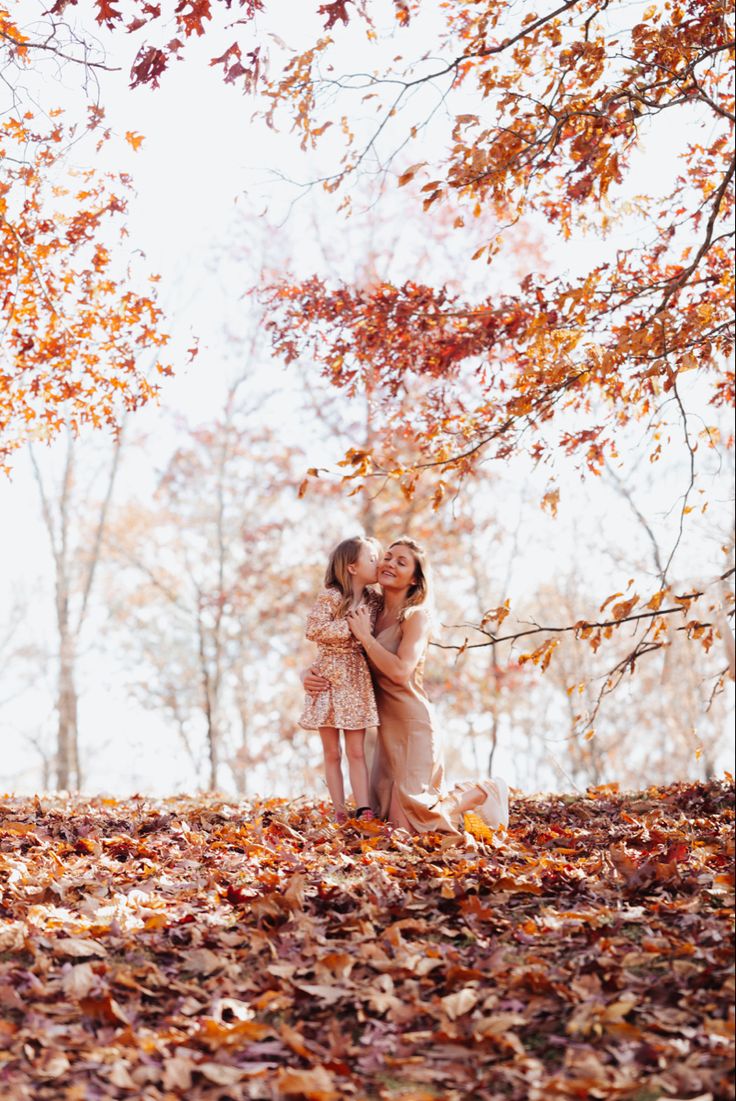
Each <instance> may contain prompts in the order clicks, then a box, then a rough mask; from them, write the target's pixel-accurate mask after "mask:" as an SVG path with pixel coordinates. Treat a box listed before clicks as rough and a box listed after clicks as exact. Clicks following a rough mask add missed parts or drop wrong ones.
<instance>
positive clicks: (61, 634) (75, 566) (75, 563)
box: [29, 428, 123, 791]
mask: <svg viewBox="0 0 736 1101" xmlns="http://www.w3.org/2000/svg"><path fill="white" fill-rule="evenodd" d="M122 442H123V430H122V428H121V430H120V432H119V434H118V437H117V439H116V441H115V447H114V451H113V456H112V463H111V466H110V471H109V474H108V477H107V483H106V486H105V493H104V496H103V499H102V501H101V503H100V506H99V511H98V513H97V519H96V524H95V529H94V535H93V538H92V542H91V546H90V547H85V555H84V559H83V560H82V556H81V554H80V549H79V548H76V549H75V548H73V547H72V541H73V538H74V534H73V533H74V522H75V519H76V513H77V511H78V503H77V502H75V499H74V494H75V483H76V469H75V467H76V451H75V448H76V444H75V440H74V436H73V435H72V433H71V432H69V433H68V436H67V451H66V459H65V462H64V471H63V474H62V479H61V485H60V487H59V489H58V493H57V495H56V497H55V498H54V499H52V498H51V497H50V495H49V492H48V491H47V489H46V486H45V485H44V480H43V477H42V474H41V470H40V468H39V466H38V463H37V462H36V456H35V454H34V452H33V449H32V448H30V449H29V452H30V458H31V465H32V467H33V474H34V477H35V480H36V485H37V487H38V493H39V497H40V500H41V512H42V515H43V521H44V525H45V527H46V533H47V535H48V539H49V544H50V546H51V554H52V557H53V561H54V575H55V590H56V592H55V605H56V629H57V640H58V661H59V668H58V680H57V700H56V711H57V718H58V725H57V744H56V760H55V768H54V772H55V778H56V784H57V786H58V787H59V788H61V789H63V790H65V791H69V790H74V789H76V790H78V789H79V788H80V787H81V786H82V770H81V764H80V754H79V722H78V696H77V687H76V676H75V673H76V660H77V648H78V644H79V638H80V635H81V632H82V627H83V625H84V621H85V618H86V614H87V610H88V603H89V598H90V594H91V592H92V586H93V582H94V577H95V572H96V569H97V564H98V562H99V559H100V555H101V552H102V546H103V541H104V535H105V529H106V526H107V518H108V515H109V511H110V504H111V501H112V494H113V489H114V486H115V479H116V476H117V472H118V467H119V462H120V454H121V450H122ZM80 560H81V565H80ZM75 593H78V594H79V599H78V602H77V608H76V612H75V613H73V612H72V600H73V596H74V594H75Z"/></svg>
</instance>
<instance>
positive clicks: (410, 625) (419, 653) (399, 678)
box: [348, 608, 429, 684]
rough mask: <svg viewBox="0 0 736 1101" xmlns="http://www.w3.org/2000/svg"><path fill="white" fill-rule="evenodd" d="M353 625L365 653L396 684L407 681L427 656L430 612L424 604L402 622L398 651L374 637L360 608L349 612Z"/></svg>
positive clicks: (354, 632) (353, 630)
mask: <svg viewBox="0 0 736 1101" xmlns="http://www.w3.org/2000/svg"><path fill="white" fill-rule="evenodd" d="M348 618H349V622H350V627H351V630H352V632H353V634H354V635H355V637H356V638H357V639H358V641H359V642H361V643H362V644H363V648H364V650H365V652H366V656H367V658H368V660H369V661H370V662H371V664H372V665H375V667H376V669H379V670H380V671H381V672H382V673H385V675H386V676H387V677H388V678H389V680H392V681H393V682H394V684H408V683H409V681H410V680H411V677H412V674H413V672H414V670H415V669H416V667H417V665H418V664H419V662H420V661H421V659H422V657H423V656H424V651H425V650H426V648H427V640H428V638H429V616H428V615H427V613H426V612H425V611H423V610H422V609H421V608H420V609H418V610H417V611H416V612H414V613H413V614H412V615H410V616H408V617H407V618H406V619H405V620H404V622H403V623H402V625H401V642H400V643H399V649H398V651H397V652H396V653H395V654H392V653H391V651H390V650H387V649H386V647H385V646H382V645H381V643H380V642H379V641H378V640H377V639H376V638H374V637H373V635H372V634H371V631H370V622H369V620H368V617H367V616H366V615H365V614H363V615H361V609H358V611H357V612H352V613H351V614H350V615H349V617H348Z"/></svg>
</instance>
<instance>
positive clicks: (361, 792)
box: [344, 730, 371, 807]
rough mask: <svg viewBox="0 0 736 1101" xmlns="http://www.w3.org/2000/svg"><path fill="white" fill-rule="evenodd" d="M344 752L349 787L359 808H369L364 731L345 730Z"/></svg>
mask: <svg viewBox="0 0 736 1101" xmlns="http://www.w3.org/2000/svg"><path fill="white" fill-rule="evenodd" d="M344 733H345V752H346V753H347V757H348V773H349V775H350V786H351V787H352V789H353V795H354V796H355V802H356V804H357V806H359V807H368V806H370V801H371V798H370V791H369V785H368V768H367V766H366V763H365V730H346V731H345V732H344Z"/></svg>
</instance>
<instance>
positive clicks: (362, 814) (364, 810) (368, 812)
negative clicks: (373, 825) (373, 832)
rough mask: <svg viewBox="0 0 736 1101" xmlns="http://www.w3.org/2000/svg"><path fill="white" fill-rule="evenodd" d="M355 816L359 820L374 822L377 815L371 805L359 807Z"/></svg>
mask: <svg viewBox="0 0 736 1101" xmlns="http://www.w3.org/2000/svg"><path fill="white" fill-rule="evenodd" d="M355 817H356V818H357V819H358V821H359V822H372V821H373V819H374V818H375V817H376V816H375V814H374V813H373V810H372V808H371V807H358V809H357V810H356V812H355Z"/></svg>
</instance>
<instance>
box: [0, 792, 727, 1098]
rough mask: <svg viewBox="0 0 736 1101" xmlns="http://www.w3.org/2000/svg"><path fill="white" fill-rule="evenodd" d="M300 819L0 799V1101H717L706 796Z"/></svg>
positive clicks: (718, 1034)
mask: <svg viewBox="0 0 736 1101" xmlns="http://www.w3.org/2000/svg"><path fill="white" fill-rule="evenodd" d="M324 809H325V808H324V807H323V806H321V805H315V804H313V803H309V802H307V801H304V800H300V801H299V803H297V804H292V805H289V804H286V803H284V802H283V801H279V800H271V801H268V802H259V803H255V804H247V803H238V804H231V803H226V802H222V801H221V800H219V799H215V798H200V799H186V798H172V799H167V800H165V801H163V802H149V801H147V800H144V799H142V798H136V799H133V800H130V801H121V802H117V801H116V800H114V799H99V800H88V799H80V798H77V799H71V800H70V799H69V798H64V799H63V800H61V799H59V800H57V799H48V800H47V799H44V800H43V802H42V801H41V800H39V799H36V800H35V801H34V800H30V799H29V800H23V799H11V798H7V797H6V799H5V800H3V802H2V805H1V806H0V870H1V871H2V883H3V887H2V906H3V923H2V926H0V998H2V1004H3V1015H2V1021H0V1082H1V1083H2V1088H3V1090H4V1091H5V1093H6V1094H7V1095H8V1096H9V1097H10V1096H12V1097H14V1098H15V1097H17V1098H25V1097H29V1098H30V1097H31V1096H32V1097H33V1101H58V1099H59V1098H62V1097H76V1096H80V1097H81V1096H88V1095H89V1096H100V1097H105V1098H117V1097H130V1096H141V1097H143V1096H148V1095H149V1094H150V1096H151V1097H162V1098H163V1097H174V1096H177V1097H178V1096H186V1097H187V1098H190V1099H191V1101H197V1099H199V1101H216V1099H218V1098H222V1097H224V1096H227V1097H233V1098H243V1099H244V1098H261V1099H266V1101H276V1099H279V1101H281V1099H283V1098H284V1097H291V1096H293V1097H295V1098H300V1097H301V1098H303V1097H311V1098H317V1099H323V1101H325V1099H328V1098H334V1099H335V1101H337V1099H338V1098H340V1099H342V1098H352V1097H355V1098H356V1099H357V1098H364V1097H365V1098H368V1097H376V1098H378V1097H388V1096H389V1095H390V1096H407V1097H408V1096H411V1097H412V1098H424V1097H426V1098H428V1099H429V1098H432V1097H435V1096H437V1095H438V1092H439V1093H440V1094H441V1095H443V1096H444V1095H445V1093H446V1092H447V1093H448V1096H449V1095H450V1094H452V1095H453V1096H454V1095H455V1094H457V1095H458V1096H463V1097H468V1098H470V1097H472V1098H473V1099H474V1101H493V1099H495V1098H497V1097H499V1096H503V1097H505V1098H508V1099H509V1101H554V1099H559V1101H563V1099H573V1098H580V1097H619V1098H622V1099H623V1098H633V1097H635V1096H636V1097H639V1096H641V1097H643V1096H645V1095H646V1096H650V1095H651V1096H652V1097H654V1096H660V1095H661V1096H668V1097H669V1096H672V1097H692V1096H695V1095H696V1094H697V1095H699V1096H702V1095H703V1094H705V1095H710V1096H711V1097H714V1098H716V1097H717V1098H724V1099H726V1098H733V1096H734V1094H733V1083H732V1078H731V1073H730V1071H731V1062H732V1055H733V1014H732V1003H733V971H732V939H731V938H732V924H731V923H732V916H733V910H732V899H733V882H734V880H733V876H734V865H733V840H732V828H733V787H732V785H730V784H729V785H726V784H725V783H724V784H722V783H718V782H712V783H709V784H678V785H675V786H672V787H669V788H650V789H648V790H646V791H643V792H640V793H638V794H633V795H632V794H628V795H621V794H619V793H618V790H617V786H616V785H607V786H604V787H599V788H594V789H590V790H589V791H588V792H587V794H586V795H585V796H583V795H580V796H578V797H573V796H553V797H533V798H517V799H515V800H514V802H513V806H512V819H511V823H510V828H509V831H508V833H505V834H504V835H503V836H502V837H500V838H499V837H490V838H487V839H486V840H484V841H481V842H480V843H479V848H478V849H477V850H475V851H474V850H472V849H471V848H469V847H466V846H464V845H460V846H457V845H454V844H452V845H448V844H447V843H446V842H444V843H443V841H442V838H441V837H439V836H438V835H427V836H424V837H419V838H414V839H403V840H402V839H401V838H400V836H399V835H396V834H394V835H391V834H390V833H389V832H387V831H386V829H385V827H384V826H383V825H382V824H378V823H368V824H365V825H362V824H361V825H359V824H357V823H356V824H354V825H353V826H349V827H347V828H345V829H338V828H336V827H334V826H332V825H330V824H329V823H328V822H327V820H326V818H325V814H324ZM40 1037H41V1038H42V1039H43V1042H42V1043H41V1042H39V1038H40ZM223 1089H224V1090H225V1092H223ZM399 1091H400V1092H399Z"/></svg>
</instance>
